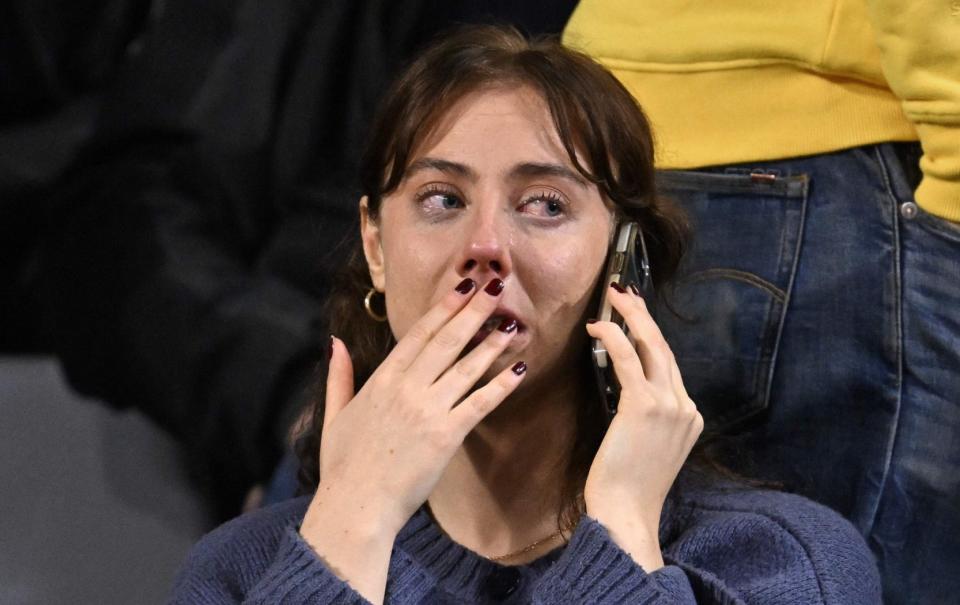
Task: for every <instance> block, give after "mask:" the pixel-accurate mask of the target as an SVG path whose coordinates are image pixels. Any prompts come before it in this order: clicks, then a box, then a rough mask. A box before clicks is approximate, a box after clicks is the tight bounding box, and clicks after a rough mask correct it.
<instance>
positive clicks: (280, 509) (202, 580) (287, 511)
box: [174, 496, 310, 595]
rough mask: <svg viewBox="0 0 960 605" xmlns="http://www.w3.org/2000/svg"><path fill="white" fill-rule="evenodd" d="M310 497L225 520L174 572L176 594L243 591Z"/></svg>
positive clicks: (297, 519)
mask: <svg viewBox="0 0 960 605" xmlns="http://www.w3.org/2000/svg"><path fill="white" fill-rule="evenodd" d="M309 503H310V497H309V496H303V497H301V498H296V499H294V500H289V501H287V502H281V503H279V504H275V505H273V506H269V507H267V508H263V509H260V510H256V511H253V512H250V513H247V514H245V515H241V516H240V517H237V518H236V519H233V520H231V521H228V522H227V523H224V524H223V525H221V526H220V527H218V528H216V529H214V530H213V531H211V532H210V533H208V534H207V535H205V536H204V537H203V538H201V539H200V541H199V542H197V544H196V545H194V547H193V548H192V549H191V550H190V553H189V554H188V555H187V558H186V560H185V561H184V563H183V565H182V566H181V568H180V572H179V573H178V575H177V580H176V584H175V589H174V592H175V594H180V595H184V594H191V593H195V592H199V593H204V594H209V593H210V592H211V591H213V592H224V593H231V594H243V593H245V592H246V589H247V588H249V587H248V586H247V585H246V584H248V583H250V582H251V581H254V580H255V579H256V578H257V577H259V576H260V575H261V574H262V573H263V571H264V570H265V569H266V568H267V567H268V566H269V564H270V562H271V560H272V559H273V556H274V555H275V554H276V552H277V550H278V549H279V547H280V543H281V541H282V539H283V536H284V533H285V532H286V531H288V530H290V529H291V528H294V527H296V526H297V525H299V524H300V522H301V521H302V520H303V516H304V514H305V513H306V510H307V506H308V505H309Z"/></svg>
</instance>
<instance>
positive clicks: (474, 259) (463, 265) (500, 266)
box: [457, 216, 513, 284]
mask: <svg viewBox="0 0 960 605" xmlns="http://www.w3.org/2000/svg"><path fill="white" fill-rule="evenodd" d="M505 222H506V221H502V220H498V217H497V216H476V217H475V220H474V221H472V222H471V225H470V227H469V228H468V230H467V233H466V234H465V235H466V237H465V238H464V244H463V248H461V251H460V258H459V259H458V260H457V267H458V273H460V274H461V275H462V276H463V277H472V278H473V279H474V281H476V282H477V283H479V284H483V283H484V282H485V281H488V280H490V279H493V278H494V277H499V278H500V279H504V278H505V277H506V276H507V275H509V274H510V272H511V271H512V270H513V266H512V260H511V258H510V247H511V246H510V244H511V231H510V227H509V226H508V225H506V224H505Z"/></svg>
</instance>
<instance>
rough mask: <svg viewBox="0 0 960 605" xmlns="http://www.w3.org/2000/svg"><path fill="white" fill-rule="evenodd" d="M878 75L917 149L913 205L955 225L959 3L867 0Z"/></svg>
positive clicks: (959, 168) (959, 158)
mask: <svg viewBox="0 0 960 605" xmlns="http://www.w3.org/2000/svg"><path fill="white" fill-rule="evenodd" d="M867 4H868V8H869V11H870V19H871V20H872V22H873V26H874V29H875V30H876V32H877V42H878V44H879V46H880V51H881V65H882V68H883V73H884V77H885V78H886V80H887V82H888V84H889V85H890V88H891V90H893V92H894V93H895V94H896V95H897V96H898V97H899V98H900V99H901V101H902V103H903V110H904V113H905V114H906V115H907V117H908V118H909V119H910V120H911V121H912V122H913V124H914V126H915V127H916V130H917V134H918V135H919V137H920V143H921V145H922V146H923V157H922V158H921V159H920V168H921V170H922V171H923V180H922V181H921V182H920V186H919V187H918V188H917V191H916V199H917V203H919V204H920V206H921V207H923V208H924V209H925V210H927V211H928V212H930V213H932V214H935V215H937V216H940V217H942V218H945V219H948V220H951V221H960V61H958V60H957V57H960V4H958V3H957V2H898V1H896V0H868V2H867Z"/></svg>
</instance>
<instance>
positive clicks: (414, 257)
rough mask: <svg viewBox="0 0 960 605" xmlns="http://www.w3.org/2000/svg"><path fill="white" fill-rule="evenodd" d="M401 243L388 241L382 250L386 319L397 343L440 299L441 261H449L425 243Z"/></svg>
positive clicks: (405, 239)
mask: <svg viewBox="0 0 960 605" xmlns="http://www.w3.org/2000/svg"><path fill="white" fill-rule="evenodd" d="M398 240H399V241H396V242H393V241H390V240H387V239H385V240H384V250H383V252H384V278H385V290H386V300H387V319H388V321H389V322H390V329H391V331H392V332H393V335H394V337H395V338H396V339H397V340H399V339H400V338H402V337H403V335H404V334H406V333H407V330H409V329H410V326H412V325H413V324H414V323H416V322H417V320H419V319H420V318H421V317H423V315H424V314H425V313H426V312H427V311H428V310H429V309H430V307H431V306H432V305H433V304H434V303H435V301H436V300H439V295H438V293H437V292H436V286H437V284H438V283H439V282H440V281H441V279H440V276H441V275H442V273H443V266H442V263H441V262H440V260H442V259H444V258H446V256H445V255H443V254H438V253H437V250H436V249H435V248H431V246H427V245H424V244H423V242H417V241H414V240H413V239H412V238H398Z"/></svg>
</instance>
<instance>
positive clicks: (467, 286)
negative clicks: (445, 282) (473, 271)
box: [454, 277, 477, 294]
mask: <svg viewBox="0 0 960 605" xmlns="http://www.w3.org/2000/svg"><path fill="white" fill-rule="evenodd" d="M476 285H477V282H475V281H473V280H472V279H470V278H469V277H468V278H466V279H464V280H463V281H462V282H460V283H459V284H457V287H456V288H454V290H456V291H457V292H459V293H460V294H466V293H467V292H469V291H470V290H473V287H474V286H476Z"/></svg>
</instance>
